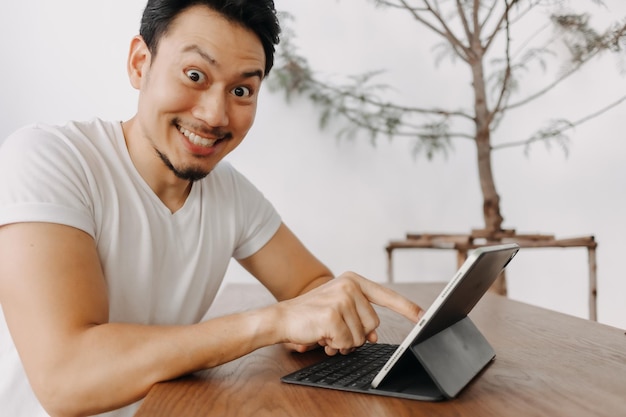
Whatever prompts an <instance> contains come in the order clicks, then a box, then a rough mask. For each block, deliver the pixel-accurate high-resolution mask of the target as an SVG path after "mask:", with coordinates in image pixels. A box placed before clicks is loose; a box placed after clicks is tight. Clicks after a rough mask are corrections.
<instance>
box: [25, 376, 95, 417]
mask: <svg viewBox="0 0 626 417" xmlns="http://www.w3.org/2000/svg"><path fill="white" fill-rule="evenodd" d="M31 385H32V387H33V391H34V392H35V395H36V396H37V399H38V400H39V403H40V404H41V406H42V407H43V408H44V410H45V411H46V413H48V414H49V415H50V417H81V416H89V415H94V414H98V413H102V412H104V411H107V410H102V409H98V408H97V407H96V404H95V403H94V402H92V401H89V398H92V399H96V401H97V398H98V396H97V394H90V393H89V390H88V389H86V387H85V384H84V383H82V382H81V381H80V378H72V377H67V375H66V376H63V373H62V372H41V373H40V374H39V375H37V376H36V377H35V378H32V379H31Z"/></svg>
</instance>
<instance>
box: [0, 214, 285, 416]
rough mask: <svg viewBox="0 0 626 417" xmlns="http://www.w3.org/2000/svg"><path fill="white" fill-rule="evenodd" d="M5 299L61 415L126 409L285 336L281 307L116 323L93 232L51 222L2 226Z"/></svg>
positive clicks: (40, 386) (20, 345)
mask: <svg viewBox="0 0 626 417" xmlns="http://www.w3.org/2000/svg"><path fill="white" fill-rule="evenodd" d="M0 303H1V304H2V308H3V310H4V313H5V317H6V320H7V323H8V325H9V329H10V330H11V334H12V337H13V339H14V341H15V344H16V347H17V349H18V351H19V353H20V357H21V359H22V362H23V364H24V367H25V369H26V372H27V374H28V377H29V380H30V383H31V385H32V387H33V389H34V391H35V393H36V395H37V397H38V398H39V400H40V402H41V403H42V405H43V406H44V407H45V408H46V410H47V411H48V412H49V413H50V414H51V415H53V416H57V415H58V416H65V415H67V416H71V415H81V414H83V415H84V414H93V413H99V412H104V411H106V410H110V409H115V408H119V407H121V406H123V405H126V404H129V403H132V402H134V401H135V400H138V399H140V398H142V397H143V396H144V395H145V394H146V393H147V392H148V390H149V389H150V387H151V386H152V385H153V384H154V383H156V382H159V381H163V380H167V379H171V378H174V377H177V376H180V375H183V374H186V373H189V372H191V371H195V370H198V369H204V368H210V367H212V366H216V365H218V364H221V363H224V362H227V361H230V360H233V359H235V358H237V357H239V356H242V355H245V354H246V353H249V352H251V351H253V350H255V349H257V348H259V347H261V346H265V345H269V344H273V343H277V342H278V341H279V340H280V339H281V338H282V337H280V336H278V335H277V334H275V332H274V329H273V328H272V327H271V326H269V325H268V324H270V323H273V322H275V321H276V318H275V317H274V315H275V312H274V311H272V310H271V309H262V310H258V311H255V312H249V313H242V314H236V315H232V316H228V317H223V318H219V319H215V320H211V321H207V322H204V323H200V324H197V325H190V326H168V327H162V326H144V325H137V324H121V323H109V322H108V299H107V289H106V283H105V281H104V277H103V273H102V270H101V267H100V263H99V259H98V256H97V253H96V249H95V244H94V242H93V239H92V238H91V237H90V236H89V235H87V234H86V233H84V232H82V231H79V230H77V229H74V228H71V227H67V226H61V225H54V224H46V223H23V224H15V225H9V226H4V227H2V228H0ZM232 329H237V331H236V332H233V331H232Z"/></svg>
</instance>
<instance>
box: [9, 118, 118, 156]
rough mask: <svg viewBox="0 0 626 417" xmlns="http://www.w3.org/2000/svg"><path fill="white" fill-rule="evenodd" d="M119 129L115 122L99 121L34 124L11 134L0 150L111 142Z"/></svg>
mask: <svg viewBox="0 0 626 417" xmlns="http://www.w3.org/2000/svg"><path fill="white" fill-rule="evenodd" d="M119 132H121V127H117V126H116V122H107V121H103V120H100V119H93V120H91V121H84V122H79V121H70V122H67V123H66V124H64V125H53V124H46V123H36V124H31V125H28V126H25V127H23V128H21V129H19V130H17V131H15V132H14V133H13V134H11V135H10V136H9V137H7V139H6V140H5V141H4V143H3V144H2V149H3V150H4V149H15V148H17V149H20V148H24V147H30V146H43V147H47V148H49V147H63V146H65V147H76V146H80V145H82V144H85V143H97V142H100V141H103V140H104V141H105V142H111V141H112V139H113V138H115V137H116V136H117V135H119Z"/></svg>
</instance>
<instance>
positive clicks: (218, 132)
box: [172, 118, 233, 140]
mask: <svg viewBox="0 0 626 417" xmlns="http://www.w3.org/2000/svg"><path fill="white" fill-rule="evenodd" d="M172 125H174V127H176V128H178V126H182V127H184V128H185V129H187V130H190V131H193V132H196V134H200V136H204V137H208V138H217V139H218V140H222V139H230V138H232V137H233V134H232V133H231V132H229V131H228V130H225V129H220V128H218V127H215V128H207V127H205V126H198V125H197V124H193V123H185V124H183V123H182V121H181V120H180V119H178V118H176V119H174V120H172Z"/></svg>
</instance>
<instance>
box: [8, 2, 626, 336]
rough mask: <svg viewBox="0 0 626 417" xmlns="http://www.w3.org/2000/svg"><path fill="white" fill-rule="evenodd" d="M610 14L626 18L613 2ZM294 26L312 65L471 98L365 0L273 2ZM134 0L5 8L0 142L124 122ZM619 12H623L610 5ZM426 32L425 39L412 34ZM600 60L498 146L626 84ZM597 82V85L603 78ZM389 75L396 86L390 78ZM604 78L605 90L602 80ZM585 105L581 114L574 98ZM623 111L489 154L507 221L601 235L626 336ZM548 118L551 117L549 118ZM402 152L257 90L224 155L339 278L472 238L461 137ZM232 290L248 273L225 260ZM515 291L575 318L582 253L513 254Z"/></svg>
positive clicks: (457, 73)
mask: <svg viewBox="0 0 626 417" xmlns="http://www.w3.org/2000/svg"><path fill="white" fill-rule="evenodd" d="M608 3H609V5H610V7H613V9H612V11H613V12H619V15H622V16H623V15H624V14H626V10H624V9H625V7H624V5H623V4H621V5H620V4H619V3H621V2H619V1H618V0H612V1H610V2H608ZM276 4H277V8H278V9H280V10H286V11H290V12H291V13H292V14H294V16H295V17H296V29H297V30H298V44H299V45H300V48H301V50H302V52H303V53H304V54H305V55H306V56H308V57H309V59H310V61H311V63H312V64H313V65H314V66H315V67H316V68H318V69H320V70H322V71H325V72H329V73H334V74H350V73H360V72H362V71H364V70H371V69H378V68H381V69H387V70H388V73H387V74H386V77H389V78H388V79H389V80H394V85H395V86H396V88H397V91H396V92H395V93H394V94H396V96H395V97H396V98H399V99H401V100H405V101H407V102H411V103H414V104H415V103H420V104H424V105H431V104H432V103H437V104H442V105H443V104H447V103H455V102H457V101H458V102H460V101H462V100H465V99H466V98H467V97H469V89H468V85H467V78H465V76H464V75H463V71H464V70H463V69H461V68H462V67H458V68H452V69H446V68H445V67H441V68H438V69H435V68H434V67H433V64H432V55H431V50H430V48H431V46H432V42H431V41H430V40H429V39H428V38H425V39H424V41H423V42H418V43H417V44H418V45H420V47H419V49H416V46H415V45H416V42H415V38H416V37H421V36H423V33H422V32H418V31H415V30H414V27H415V25H414V24H413V23H412V22H411V21H410V20H409V19H408V18H406V17H404V16H403V15H398V14H394V13H389V12H383V11H382V10H375V9H374V8H373V7H372V6H371V4H370V3H369V2H368V1H367V0H341V1H337V0H316V1H314V2H313V1H309V2H305V1H297V0H276ZM143 6H144V0H110V1H108V2H97V1H85V0H60V1H56V2H49V1H43V0H31V1H28V2H10V3H8V4H7V5H5V6H4V8H3V13H2V14H0V57H1V64H0V138H4V137H6V136H7V135H8V134H9V133H10V132H12V131H13V130H15V129H17V128H18V127H20V126H22V125H24V124H27V123H31V122H34V121H47V122H62V121H64V120H67V119H87V118H91V117H94V116H98V117H102V118H111V119H119V120H123V119H127V118H129V117H130V116H132V114H133V111H134V108H135V100H136V94H135V92H134V91H133V90H132V89H131V87H130V85H129V83H128V80H127V78H126V72H125V60H126V53H127V50H128V44H129V40H130V38H131V37H132V36H133V35H134V34H135V33H136V32H137V30H138V22H139V18H140V14H141V10H142V8H143ZM618 6H619V8H618ZM420 39H421V38H420ZM615 68H616V67H615V62H614V61H612V60H611V59H605V60H603V61H602V62H600V63H598V64H597V65H595V66H593V67H592V68H590V69H589V70H588V71H585V72H583V73H581V74H580V75H579V76H578V77H576V79H573V80H571V82H569V83H568V85H567V86H566V87H565V88H564V89H562V90H561V91H560V92H559V94H558V95H557V96H556V97H555V98H554V99H553V101H551V102H550V101H547V102H546V103H544V104H542V105H541V106H540V107H538V108H537V109H536V110H537V111H536V112H534V113H530V112H519V114H516V115H515V117H513V118H512V121H513V122H512V123H510V124H509V125H507V126H506V127H503V130H502V131H501V132H499V135H500V136H499V137H498V139H501V138H512V139H521V138H523V137H524V132H525V129H527V128H528V126H529V125H531V124H532V123H533V122H535V121H537V120H543V119H544V115H545V114H550V115H552V114H553V113H557V112H560V111H561V110H563V111H564V112H565V113H563V114H565V115H568V116H569V117H572V118H573V119H576V118H577V117H580V116H582V115H583V114H584V110H585V109H586V108H593V107H594V106H598V107H599V106H600V105H601V104H602V103H603V102H606V101H607V100H610V99H611V98H612V97H615V98H617V97H618V96H619V95H620V94H621V93H622V92H624V91H626V90H625V89H624V87H625V85H626V82H625V80H624V79H623V78H619V77H616V76H614V74H615V72H616V71H615ZM598 79H600V81H603V82H600V83H599V82H597V81H598ZM395 80H403V81H402V82H399V83H398V82H396V81H395ZM607 83H610V84H609V85H608V86H607ZM580 103H584V104H588V106H589V107H585V106H579V105H578V104H580ZM625 109H626V107H624V106H622V107H619V108H617V109H614V110H613V111H612V112H610V113H608V114H606V115H605V116H603V117H602V118H600V119H597V120H595V121H593V122H590V123H589V124H586V125H584V126H583V127H580V128H578V129H576V131H575V132H574V134H573V135H572V146H571V152H570V155H569V157H568V158H565V157H564V156H563V154H562V153H561V152H560V151H559V150H558V149H554V148H553V149H552V150H546V149H545V148H544V147H543V146H537V147H535V148H533V150H532V152H531V154H530V156H529V157H525V156H524V155H523V153H522V151H521V150H520V149H514V150H506V151H501V152H499V153H497V154H496V156H495V161H494V170H495V175H496V178H497V186H498V188H499V192H500V195H501V198H502V209H503V212H504V216H505V218H506V220H505V226H506V227H511V228H516V229H517V230H518V231H519V232H522V233H523V232H540V233H554V234H556V235H557V236H558V237H570V236H582V235H595V236H596V238H597V240H598V242H599V247H598V278H599V295H598V303H599V306H598V313H599V319H600V321H601V322H603V323H606V324H610V325H614V326H618V327H621V328H626V305H625V303H624V301H623V300H624V298H625V297H624V294H626V277H625V276H624V272H623V268H622V266H621V263H622V262H621V261H622V259H623V257H624V255H625V254H626V244H625V243H624V241H625V239H626V222H625V221H624V220H623V217H622V214H623V213H624V211H625V209H626V187H625V186H626V184H625V183H626V164H624V162H625V159H626V142H625V141H624V140H622V137H621V136H622V133H621V131H622V128H623V125H624V122H623V120H624V116H625ZM554 115H555V116H558V115H559V114H554ZM409 149H410V144H409V143H408V142H404V141H402V140H395V141H393V142H388V141H386V140H381V141H379V142H378V143H377V146H376V147H373V146H371V145H370V144H369V142H368V140H367V139H366V138H359V139H357V140H354V141H346V140H343V141H338V140H337V139H336V138H335V135H334V131H333V130H332V129H330V130H327V131H320V130H319V129H318V124H317V116H316V113H315V109H313V108H312V106H311V105H310V104H309V103H307V102H305V101H302V100H295V101H294V102H292V103H290V104H286V103H285V102H284V101H283V99H282V97H281V96H278V95H273V94H270V93H269V92H268V91H267V90H266V91H264V93H263V95H262V98H261V103H260V107H259V112H258V116H257V123H256V125H255V127H254V128H253V129H252V131H251V132H250V134H249V137H248V139H247V140H246V141H245V142H244V143H243V144H242V145H241V147H240V148H239V149H238V150H237V151H235V152H234V153H233V154H232V155H231V157H230V160H231V161H232V162H233V163H234V164H235V165H236V166H237V167H238V168H239V169H240V170H241V171H243V172H244V173H245V174H247V175H248V176H249V177H250V178H251V179H252V180H253V182H254V183H255V184H256V185H257V186H258V187H259V188H260V189H262V190H263V191H264V193H265V194H266V195H267V196H268V197H269V198H270V199H271V200H272V201H273V202H274V203H275V205H276V207H277V208H278V209H279V211H280V212H281V214H282V215H283V217H284V220H285V221H286V223H287V224H288V225H289V226H290V227H291V228H292V229H294V230H295V231H296V233H297V234H298V235H299V236H300V237H301V239H302V240H303V241H304V242H305V243H306V244H307V246H309V248H310V249H311V250H312V251H313V252H314V253H316V254H317V255H318V256H319V257H320V258H321V259H322V260H323V261H325V262H326V263H327V264H328V265H329V266H330V267H331V268H332V269H333V270H334V271H336V272H341V271H343V270H348V269H351V270H355V271H357V272H359V273H361V274H364V275H366V276H368V277H370V278H372V279H375V280H380V281H382V280H384V279H385V268H386V256H385V252H384V246H385V245H386V243H387V242H388V240H390V239H397V238H401V237H402V236H403V235H404V234H405V233H406V232H408V231H446V232H466V231H468V230H469V229H470V228H478V227H481V225H482V217H481V199H480V193H479V187H478V182H477V178H476V174H475V172H476V168H475V164H474V150H473V148H472V146H471V143H463V142H460V143H456V144H455V152H454V153H453V154H452V155H450V157H449V158H448V159H447V160H445V159H443V158H437V159H436V160H435V161H433V162H427V161H425V160H424V158H420V159H417V160H414V159H413V158H412V157H411V155H410V152H409ZM395 259H396V262H395V268H396V277H397V278H398V280H404V281H407V280H437V281H443V280H447V279H448V278H449V277H450V276H451V274H452V273H453V270H454V267H455V265H454V264H455V257H454V254H453V253H452V252H448V251H440V252H437V251H407V252H397V254H396V256H395ZM227 279H228V280H230V281H241V280H248V279H250V278H249V277H248V276H247V275H246V274H245V272H243V271H242V270H241V269H240V268H239V267H237V266H236V265H233V268H232V269H231V270H230V272H229V275H228V277H227ZM509 288H510V296H511V298H514V299H517V300H521V301H524V302H528V303H532V304H535V305H539V306H543V307H547V308H551V309H555V310H559V311H562V312H566V313H568V314H574V315H578V316H581V317H585V316H586V315H587V257H586V251H585V250H583V249H562V250H561V249H542V250H526V251H522V252H521V253H520V255H519V256H518V258H517V259H516V260H515V261H514V262H513V263H512V264H511V266H510V273H509Z"/></svg>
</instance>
